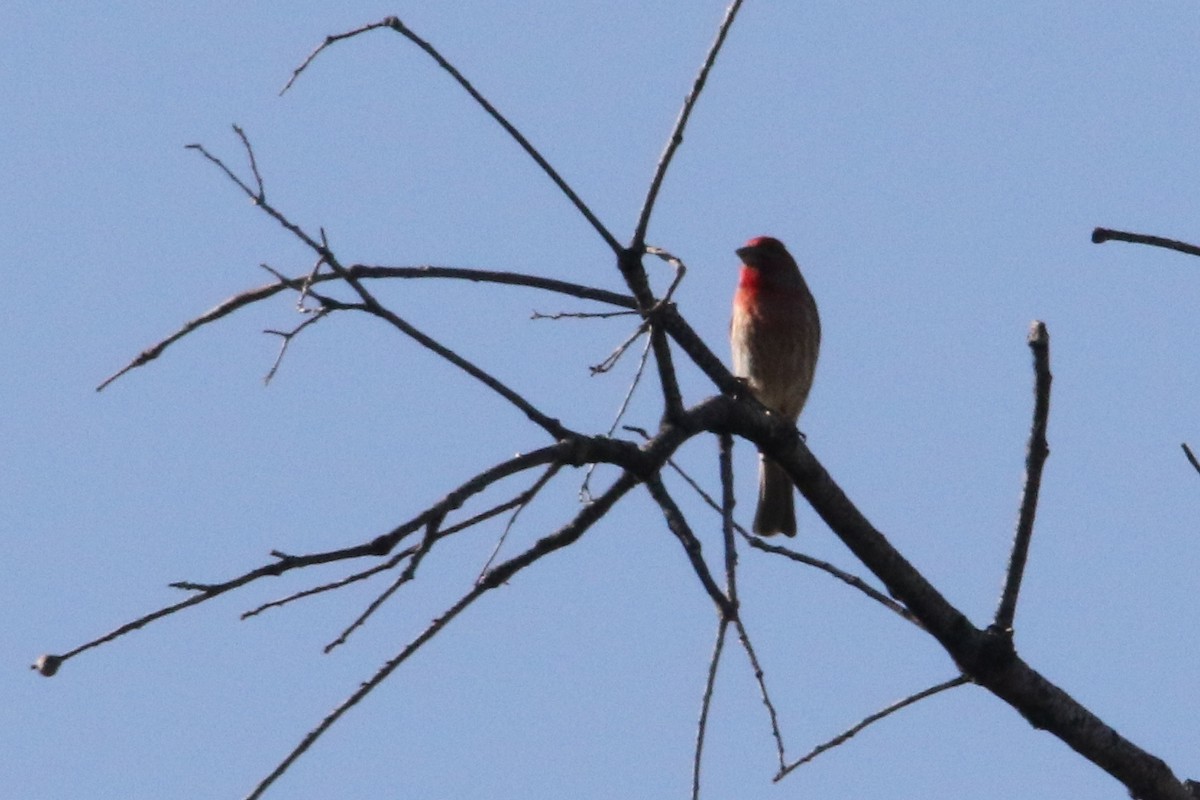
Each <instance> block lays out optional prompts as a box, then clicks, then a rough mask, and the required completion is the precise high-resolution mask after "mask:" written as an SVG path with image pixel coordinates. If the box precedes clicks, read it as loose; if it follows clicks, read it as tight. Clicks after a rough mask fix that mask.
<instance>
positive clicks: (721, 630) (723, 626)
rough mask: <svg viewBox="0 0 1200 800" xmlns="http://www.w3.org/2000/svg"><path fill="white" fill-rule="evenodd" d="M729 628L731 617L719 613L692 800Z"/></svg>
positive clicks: (695, 799) (696, 752)
mask: <svg viewBox="0 0 1200 800" xmlns="http://www.w3.org/2000/svg"><path fill="white" fill-rule="evenodd" d="M728 628H729V618H728V617H726V616H725V615H724V614H720V613H718V615H717V640H716V642H715V643H714V644H713V651H712V655H711V656H709V658H708V674H707V676H706V677H705V679H704V694H703V695H702V696H701V698H700V722H699V724H698V725H697V726H696V749H695V750H694V751H693V754H692V800H699V798H700V764H701V762H702V756H703V754H704V737H705V734H707V733H708V711H709V709H710V708H712V697H713V687H715V686H716V684H717V667H718V666H720V663H721V653H722V652H724V649H725V631H726V630H727V629H728Z"/></svg>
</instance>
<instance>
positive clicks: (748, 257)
mask: <svg viewBox="0 0 1200 800" xmlns="http://www.w3.org/2000/svg"><path fill="white" fill-rule="evenodd" d="M737 254H738V257H739V258H740V259H742V263H743V264H745V265H746V266H749V267H760V266H762V265H763V264H764V263H770V262H771V261H772V260H774V259H777V258H779V257H780V256H782V257H783V258H784V259H786V260H787V261H791V255H790V254H789V253H788V251H787V248H786V247H784V246H783V242H781V241H779V240H778V239H776V238H774V237H772V236H755V237H754V238H753V239H751V240H750V241H748V242H746V244H745V245H744V246H743V247H739V248H738V249H737Z"/></svg>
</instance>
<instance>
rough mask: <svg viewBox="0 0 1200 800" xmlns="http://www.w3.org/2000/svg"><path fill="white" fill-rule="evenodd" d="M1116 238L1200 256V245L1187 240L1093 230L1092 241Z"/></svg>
mask: <svg viewBox="0 0 1200 800" xmlns="http://www.w3.org/2000/svg"><path fill="white" fill-rule="evenodd" d="M1110 240H1116V241H1118V242H1129V243H1130V244H1148V245H1151V246H1153V247H1163V248H1166V249H1167V250H1175V251H1177V252H1180V253H1186V254H1188V255H1189V256H1200V247H1197V246H1196V245H1194V244H1188V243H1187V242H1179V241H1176V240H1174V239H1164V238H1163V237H1161V236H1148V235H1146V234H1144V233H1128V232H1126V231H1114V230H1112V229H1111V228H1096V229H1095V230H1094V231H1092V242H1093V243H1095V244H1103V243H1104V242H1107V241H1110Z"/></svg>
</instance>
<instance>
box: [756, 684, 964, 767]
mask: <svg viewBox="0 0 1200 800" xmlns="http://www.w3.org/2000/svg"><path fill="white" fill-rule="evenodd" d="M970 682H971V679H970V678H968V677H966V676H965V675H959V676H958V677H957V678H951V679H950V680H948V681H945V682H943V683H939V684H937V685H936V686H930V687H929V688H928V689H925V690H923V691H920V692H917V693H916V694H913V695H909V696H908V697H906V698H904V699H903V700H899V701H897V702H895V703H892V704H891V705H890V706H888V707H887V708H884V709H882V710H880V711H877V712H875V713H874V714H871V715H870V716H868V717H867V718H865V719H864V720H863V721H862V722H859V723H858V724H857V725H854V726H853V727H851V728H849V729H848V730H846V731H844V732H842V733H840V734H838V735H837V736H835V737H833V738H832V739H830V740H829V741H828V742H825V743H824V744H821V745H818V746H816V747H814V748H813V749H812V750H811V751H809V752H808V753H807V754H806V755H804V756H803V757H801V758H800V759H798V760H796V761H793V762H792V763H791V764H788V765H787V766H786V767H783V768H782V769H780V770H779V774H777V775H776V776H775V780H776V781H780V780H782V779H783V778H785V777H786V776H787V774H788V773H789V772H791V771H792V770H794V769H796V768H797V767H800V766H803V765H804V764H807V763H808V762H810V761H812V760H813V759H814V758H816V757H817V756H819V755H821V753H824V752H825V751H826V750H832V749H833V748H835V747H837V746H838V745H841V744H844V743H845V742H847V741H849V740H850V738H851V737H853V736H854V735H855V734H857V733H859V732H861V731H862V730H863V729H864V728H866V727H867V726H869V725H871V724H873V723H876V722H878V721H879V720H881V719H883V718H884V717H887V716H889V715H891V714H894V713H896V712H897V711H899V710H901V709H902V708H906V707H908V706H911V705H912V704H913V703H916V702H918V701H920V700H924V699H925V698H926V697H932V696H933V695H935V694H938V693H939V692H944V691H946V690H947V689H953V688H954V687H956V686H962V685H963V684H964V683H970Z"/></svg>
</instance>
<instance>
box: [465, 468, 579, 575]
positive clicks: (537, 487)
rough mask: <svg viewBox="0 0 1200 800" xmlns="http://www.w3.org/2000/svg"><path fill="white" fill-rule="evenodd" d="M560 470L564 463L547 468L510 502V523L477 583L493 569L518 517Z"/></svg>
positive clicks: (502, 533) (480, 573) (485, 563)
mask: <svg viewBox="0 0 1200 800" xmlns="http://www.w3.org/2000/svg"><path fill="white" fill-rule="evenodd" d="M560 469H562V462H561V461H556V462H554V463H553V464H551V465H550V466H549V467H547V468H546V470H545V472H543V473H542V474H541V475H539V476H538V479H537V480H536V481H534V483H533V485H532V486H530V487H529V488H528V489H526V490H525V491H523V492H521V494H519V495H517V496H516V497H514V498H513V500H512V501H510V504H511V505H512V506H513V510H512V514H511V515H510V516H509V518H508V522H506V523H505V524H504V530H503V531H502V532H501V533H500V538H499V539H497V540H496V546H495V547H493V548H492V552H491V555H489V556H488V559H487V561H486V562H484V565H483V569H481V570H479V577H477V578H476V579H475V580H476V581H480V580H483V576H484V575H486V574H487V571H488V570H489V569H491V568H492V563H493V562H494V561H495V560H496V556H498V555H500V548H502V547H503V546H504V541H505V540H506V539H507V538H508V533H509V531H511V530H512V527H513V525H515V524H516V522H517V517H519V516H521V512H522V511H524V510H525V508H526V506H528V505H529V504H530V503H531V502H533V498H535V497H537V496H538V492H540V491H542V488H543V487H545V485H546V484H547V483H549V482H550V480H551V479H552V478H553V477H554V476H555V475H557V474H558V471H559V470H560Z"/></svg>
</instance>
